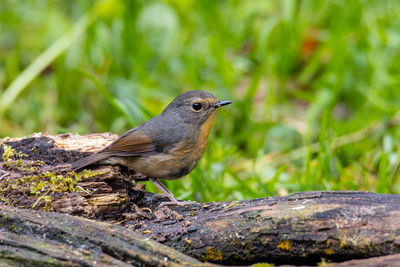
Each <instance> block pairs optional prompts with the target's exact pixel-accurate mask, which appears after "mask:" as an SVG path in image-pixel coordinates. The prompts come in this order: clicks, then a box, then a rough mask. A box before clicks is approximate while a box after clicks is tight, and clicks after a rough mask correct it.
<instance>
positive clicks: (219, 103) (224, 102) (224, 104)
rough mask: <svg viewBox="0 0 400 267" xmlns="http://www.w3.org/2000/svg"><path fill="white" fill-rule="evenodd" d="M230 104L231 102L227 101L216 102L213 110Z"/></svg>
mask: <svg viewBox="0 0 400 267" xmlns="http://www.w3.org/2000/svg"><path fill="white" fill-rule="evenodd" d="M231 103H232V101H227V100H222V101H218V102H217V103H215V104H214V108H219V107H222V106H226V105H229V104H231Z"/></svg>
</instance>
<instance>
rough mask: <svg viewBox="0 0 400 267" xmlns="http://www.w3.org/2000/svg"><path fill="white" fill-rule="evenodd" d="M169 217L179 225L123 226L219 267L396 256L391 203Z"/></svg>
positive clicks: (321, 201)
mask: <svg viewBox="0 0 400 267" xmlns="http://www.w3.org/2000/svg"><path fill="white" fill-rule="evenodd" d="M169 209H171V210H172V211H173V212H176V213H177V214H179V215H180V216H182V218H181V219H180V220H176V219H174V218H170V219H163V220H162V221H160V222H159V223H156V222H155V221H154V220H157V218H156V219H150V220H149V219H147V220H146V219H144V220H142V221H127V222H126V223H125V226H126V227H128V228H130V229H133V230H135V231H136V232H138V233H140V234H141V235H142V236H144V237H149V238H151V239H154V240H157V241H159V242H161V243H163V244H164V245H167V246H169V247H173V248H175V249H177V250H179V251H181V252H183V253H184V254H186V255H189V256H192V257H194V258H198V259H203V260H208V261H212V262H216V263H223V264H249V263H255V262H273V263H298V264H315V263H317V262H319V261H321V259H323V258H324V259H326V260H331V261H344V260H349V259H354V258H368V257H375V256H381V255H389V254H395V253H400V196H398V195H383V194H375V193H366V192H305V193H297V194H293V195H290V196H287V197H271V198H263V199H254V200H244V201H239V202H230V203H224V202H220V203H210V204H204V205H202V206H199V208H198V210H196V208H195V205H193V206H190V207H188V208H185V207H173V206H171V207H169ZM165 214H169V212H165ZM159 217H160V216H159ZM159 220H160V219H158V221H159Z"/></svg>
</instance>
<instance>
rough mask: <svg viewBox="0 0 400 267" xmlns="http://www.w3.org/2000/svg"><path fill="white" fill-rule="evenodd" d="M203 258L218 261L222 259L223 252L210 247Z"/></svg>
mask: <svg viewBox="0 0 400 267" xmlns="http://www.w3.org/2000/svg"><path fill="white" fill-rule="evenodd" d="M203 260H205V261H212V262H218V261H221V260H222V252H221V251H220V250H218V249H216V248H214V247H208V248H207V249H206V251H205V253H204V255H203Z"/></svg>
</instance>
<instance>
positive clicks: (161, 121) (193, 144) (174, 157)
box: [71, 90, 232, 205]
mask: <svg viewBox="0 0 400 267" xmlns="http://www.w3.org/2000/svg"><path fill="white" fill-rule="evenodd" d="M231 103H232V102H231V101H227V100H223V101H221V100H218V99H217V98H216V97H214V96H213V95H212V94H211V93H209V92H207V91H203V90H193V91H187V92H184V93H182V94H180V95H178V96H177V97H176V98H175V99H174V100H173V101H172V102H171V103H170V104H169V105H168V106H167V107H166V108H165V109H164V110H163V111H162V112H161V114H159V115H158V116H155V117H153V118H151V119H149V120H148V121H145V122H143V123H142V124H140V125H139V126H137V127H135V128H132V129H130V130H129V131H127V132H125V133H124V134H122V135H121V136H120V137H118V138H117V139H116V140H115V141H113V142H112V143H111V144H110V145H108V146H107V147H105V148H104V149H103V150H101V151H99V152H97V153H94V154H91V155H89V156H87V157H84V158H82V159H79V160H77V161H75V162H73V163H72V165H71V167H72V169H73V170H74V171H78V170H80V169H83V168H85V167H88V166H90V165H93V164H110V165H123V166H125V167H127V168H128V169H130V170H132V171H134V173H135V177H138V178H135V179H138V180H150V181H151V182H153V184H155V185H156V186H157V187H158V188H159V189H160V190H161V191H162V192H164V193H165V194H166V196H167V197H168V198H169V200H170V202H165V203H164V204H168V205H180V204H181V203H183V204H184V203H185V202H179V201H178V200H177V199H176V198H175V197H174V195H173V194H172V193H171V192H170V191H169V190H168V188H167V187H166V186H165V185H164V184H162V183H161V182H160V180H159V179H165V180H173V179H178V178H181V177H183V176H185V175H187V174H189V173H190V172H191V171H192V170H193V169H194V168H195V167H196V166H197V164H198V163H199V161H200V159H201V158H202V156H203V154H204V152H205V150H206V147H207V143H208V136H209V134H210V131H211V128H212V125H213V122H214V117H215V115H216V111H217V110H218V109H219V108H220V107H222V106H225V105H229V104H231Z"/></svg>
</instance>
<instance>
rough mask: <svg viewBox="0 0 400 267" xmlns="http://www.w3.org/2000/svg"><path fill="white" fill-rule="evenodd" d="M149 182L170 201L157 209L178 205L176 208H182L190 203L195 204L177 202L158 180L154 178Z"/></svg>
mask: <svg viewBox="0 0 400 267" xmlns="http://www.w3.org/2000/svg"><path fill="white" fill-rule="evenodd" d="M150 181H151V182H152V183H153V184H155V185H156V186H157V187H158V188H159V189H160V190H161V191H163V192H164V193H165V194H166V195H167V197H168V198H169V199H170V200H171V201H170V202H163V203H161V205H160V206H159V207H163V206H165V205H178V206H183V205H187V204H191V203H195V202H194V201H178V200H177V199H176V198H175V197H174V194H172V193H171V191H169V190H168V188H166V187H165V185H163V184H162V183H161V182H160V181H159V180H158V179H156V178H150Z"/></svg>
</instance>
